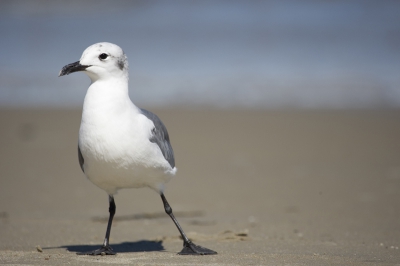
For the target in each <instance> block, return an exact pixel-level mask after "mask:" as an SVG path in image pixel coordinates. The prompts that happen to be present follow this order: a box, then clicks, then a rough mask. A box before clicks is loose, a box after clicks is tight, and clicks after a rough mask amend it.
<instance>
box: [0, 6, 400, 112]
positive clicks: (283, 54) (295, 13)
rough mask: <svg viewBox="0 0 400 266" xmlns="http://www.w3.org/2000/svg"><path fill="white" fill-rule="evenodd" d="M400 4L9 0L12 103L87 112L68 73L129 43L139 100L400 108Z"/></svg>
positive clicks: (3, 39)
mask: <svg viewBox="0 0 400 266" xmlns="http://www.w3.org/2000/svg"><path fill="white" fill-rule="evenodd" d="M399 14H400V1H389V0H388V1H378V0H377V1H367V0H359V1H355V0H354V1H350V0H348V1H344V0H343V1H316V0H298V1H295V0H293V1H245V0H243V1H206V0H203V1H144V0H143V1H33V0H32V1H0V48H1V49H0V107H63V108H64V107H71V108H75V107H80V106H81V105H82V102H83V99H84V95H85V92H86V88H87V87H88V86H89V83H90V81H89V78H88V77H86V76H85V75H84V74H82V73H77V74H74V75H70V76H67V77H62V78H58V77H57V76H58V72H59V70H60V69H61V68H62V67H63V66H64V65H66V64H68V63H71V62H74V61H77V60H79V58H80V56H81V54H82V52H83V50H84V49H85V48H86V47H87V46H89V45H91V44H93V43H96V42H100V41H108V42H113V43H116V44H118V45H119V46H121V47H122V48H123V49H124V51H125V53H126V54H127V56H128V59H129V63H130V95H131V98H132V100H133V101H134V102H135V103H137V104H138V105H139V106H157V107H165V106H194V107H196V106H198V107H204V106H206V107H216V108H220V107H222V108H229V107H245V108H287V107H288V108H338V109H340V108H381V107H389V108H390V107H394V108H398V107H400V15H399Z"/></svg>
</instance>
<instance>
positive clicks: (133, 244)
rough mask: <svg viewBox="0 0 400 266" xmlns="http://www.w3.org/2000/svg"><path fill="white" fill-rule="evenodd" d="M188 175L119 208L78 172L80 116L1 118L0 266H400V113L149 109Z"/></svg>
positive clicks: (11, 114) (45, 113) (42, 113)
mask: <svg viewBox="0 0 400 266" xmlns="http://www.w3.org/2000/svg"><path fill="white" fill-rule="evenodd" d="M150 110H151V111H153V112H155V113H157V114H158V115H159V117H160V118H161V119H162V120H163V121H164V123H165V124H166V126H167V128H168V131H169V133H170V136H171V141H172V145H173V147H174V151H175V157H176V165H177V167H178V175H177V176H176V177H175V178H174V179H173V180H172V181H171V182H170V183H169V184H168V187H167V190H166V192H165V195H166V197H167V198H168V200H169V202H170V204H171V205H172V208H173V210H174V212H176V214H177V215H176V216H177V218H178V220H179V221H180V223H181V225H182V227H183V228H184V229H185V231H186V232H187V233H188V235H189V237H190V238H191V239H192V240H193V241H194V242H195V243H197V244H200V245H202V246H205V247H208V248H210V249H213V250H216V251H217V252H218V253H219V254H218V255H215V256H179V255H176V253H177V252H179V251H180V250H181V248H182V247H181V245H182V242H181V240H180V239H179V237H178V235H179V233H178V231H177V230H176V228H175V227H174V225H173V223H172V221H171V220H170V219H169V217H168V216H167V215H166V214H165V213H164V210H163V205H162V202H161V200H160V197H159V196H158V195H157V194H156V193H154V191H152V190H150V189H139V190H121V191H120V192H119V193H118V194H117V195H116V197H115V201H116V205H117V213H116V217H115V222H114V224H113V227H112V231H111V240H110V241H111V246H112V247H113V248H114V250H115V251H116V252H118V254H117V255H116V256H100V257H91V256H78V255H76V252H79V251H87V250H90V249H93V248H95V247H98V246H100V245H101V243H102V241H103V237H104V233H105V229H106V220H107V217H108V198H107V195H106V193H105V192H104V191H102V190H100V189H99V188H97V187H95V186H94V185H92V184H91V183H90V182H89V181H88V180H87V179H86V178H85V176H84V175H83V173H82V172H81V169H80V167H79V164H78V157H77V138H78V129H79V124H80V115H81V110H0V123H1V127H0V143H1V150H0V162H1V163H0V236H1V241H0V264H6V265H66V264H70V265H103V264H115V265H126V264H134V265H400V206H399V204H400V111H399V110H379V111H373V110H370V111H361V110H358V111H244V110H230V111H221V110H208V111H205V110H184V109H166V110H161V109H150Z"/></svg>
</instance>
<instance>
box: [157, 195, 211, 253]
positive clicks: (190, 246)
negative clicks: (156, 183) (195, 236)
mask: <svg viewBox="0 0 400 266" xmlns="http://www.w3.org/2000/svg"><path fill="white" fill-rule="evenodd" d="M161 199H162V201H163V203H164V209H165V212H166V213H167V214H168V215H169V217H171V219H172V221H173V222H174V223H175V225H176V227H177V228H178V230H179V233H181V236H182V239H183V249H182V251H181V252H179V253H178V254H179V255H214V254H217V252H215V251H214V250H211V249H208V248H204V247H201V246H198V245H195V244H194V243H193V242H192V241H190V240H189V238H188V237H187V236H186V234H185V232H183V229H182V227H181V226H180V225H179V223H178V221H177V220H176V218H175V216H174V214H173V213H172V208H171V206H170V205H169V203H168V201H167V199H166V198H165V196H164V193H161Z"/></svg>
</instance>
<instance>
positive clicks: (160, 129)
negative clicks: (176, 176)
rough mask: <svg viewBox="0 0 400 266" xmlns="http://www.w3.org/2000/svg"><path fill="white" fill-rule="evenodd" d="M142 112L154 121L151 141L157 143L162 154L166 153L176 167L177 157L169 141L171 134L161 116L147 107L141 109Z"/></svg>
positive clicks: (165, 155)
mask: <svg viewBox="0 0 400 266" xmlns="http://www.w3.org/2000/svg"><path fill="white" fill-rule="evenodd" d="M140 110H141V111H142V114H143V115H145V116H146V117H147V118H148V119H150V120H151V121H153V123H154V128H153V129H152V130H151V133H152V136H151V138H150V141H151V142H153V143H156V144H157V145H158V147H160V150H161V152H162V154H163V155H164V158H165V160H167V161H168V162H169V164H170V165H171V167H172V168H174V167H175V157H174V151H173V150H172V146H171V143H170V141H169V135H168V131H167V128H166V127H165V126H164V124H163V122H161V120H160V118H158V116H156V115H155V114H153V113H152V112H150V111H147V110H145V109H140Z"/></svg>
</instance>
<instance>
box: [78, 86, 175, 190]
mask: <svg viewBox="0 0 400 266" xmlns="http://www.w3.org/2000/svg"><path fill="white" fill-rule="evenodd" d="M93 85H94V84H92V86H91V87H90V88H89V90H88V92H87V95H86V97H85V103H84V109H83V113H82V122H81V127H80V130H79V147H80V150H81V153H82V155H83V158H84V172H85V174H86V176H87V177H88V178H89V180H90V181H92V182H93V183H94V184H95V185H97V186H98V187H100V188H102V189H104V190H105V191H106V192H107V193H109V194H115V193H116V191H117V190H118V189H120V188H135V187H144V186H148V187H151V188H153V189H155V190H157V191H162V190H163V188H164V184H165V183H166V182H168V181H169V180H170V179H171V178H172V176H173V175H174V174H175V172H176V168H174V169H172V168H171V166H170V165H169V163H168V162H167V161H166V160H165V158H164V156H163V155H162V153H161V151H160V149H159V147H158V146H157V144H155V143H152V142H150V141H149V139H150V136H151V129H152V128H153V127H154V125H153V122H152V121H150V120H149V119H147V117H145V116H144V115H142V114H141V112H140V110H139V109H138V108H137V107H136V106H135V105H134V104H133V103H132V102H131V101H130V99H129V97H122V98H120V97H115V99H110V98H109V97H108V98H107V99H106V98H104V97H106V95H103V96H104V97H102V95H101V91H99V90H98V88H96V87H94V86H93ZM95 89H97V90H96V91H94V90H95ZM93 92H95V93H93ZM114 96H115V95H114Z"/></svg>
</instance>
